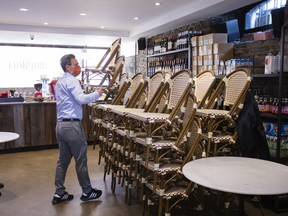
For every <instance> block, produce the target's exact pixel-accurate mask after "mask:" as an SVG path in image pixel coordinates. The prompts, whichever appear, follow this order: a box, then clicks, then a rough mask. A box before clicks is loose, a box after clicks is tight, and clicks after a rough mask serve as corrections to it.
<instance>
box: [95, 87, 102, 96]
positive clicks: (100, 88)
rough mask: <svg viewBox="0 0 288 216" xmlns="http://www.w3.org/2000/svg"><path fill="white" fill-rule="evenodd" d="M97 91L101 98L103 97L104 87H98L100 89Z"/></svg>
mask: <svg viewBox="0 0 288 216" xmlns="http://www.w3.org/2000/svg"><path fill="white" fill-rule="evenodd" d="M96 91H97V92H98V94H99V97H101V96H102V94H103V88H102V87H98V88H97V89H96Z"/></svg>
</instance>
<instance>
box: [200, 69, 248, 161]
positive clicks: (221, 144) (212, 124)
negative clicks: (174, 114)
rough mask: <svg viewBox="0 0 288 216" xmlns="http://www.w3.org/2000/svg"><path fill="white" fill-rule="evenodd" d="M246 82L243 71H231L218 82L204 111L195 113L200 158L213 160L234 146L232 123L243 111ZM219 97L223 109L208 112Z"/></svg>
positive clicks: (235, 135) (246, 73) (246, 75)
mask: <svg viewBox="0 0 288 216" xmlns="http://www.w3.org/2000/svg"><path fill="white" fill-rule="evenodd" d="M250 82H251V78H250V76H249V74H248V72H247V71H246V70H245V69H237V70H235V71H233V72H232V73H230V74H229V75H227V76H225V77H224V78H223V79H222V80H221V81H220V83H219V84H218V86H217V88H216V90H215V91H214V93H213V94H212V95H211V97H210V100H209V102H208V103H207V104H206V105H205V106H206V107H207V109H198V110H197V112H196V118H197V119H198V120H199V121H200V122H201V126H200V128H201V131H202V133H201V138H202V141H201V142H200V143H199V147H202V151H203V153H202V154H201V155H203V156H205V155H206V156H217V155H218V153H219V152H220V151H222V150H223V148H226V147H227V146H229V145H231V144H234V143H235V142H236V139H237V133H236V130H235V121H237V118H238V115H239V112H240V111H241V109H242V107H243V102H244V99H245V96H246V93H247V91H248V89H249V86H250ZM223 95H224V103H223V108H225V109H222V110H220V109H216V108H215V109H212V108H213V107H214V106H215V104H216V101H217V100H218V99H219V97H222V96H223ZM211 145H213V150H211V148H212V146H211ZM226 150H227V149H226Z"/></svg>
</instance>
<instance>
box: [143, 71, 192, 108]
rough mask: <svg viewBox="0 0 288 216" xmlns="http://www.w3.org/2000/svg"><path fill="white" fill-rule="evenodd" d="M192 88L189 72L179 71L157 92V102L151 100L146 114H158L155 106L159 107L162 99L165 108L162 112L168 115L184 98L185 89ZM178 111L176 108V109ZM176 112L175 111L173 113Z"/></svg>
mask: <svg viewBox="0 0 288 216" xmlns="http://www.w3.org/2000/svg"><path fill="white" fill-rule="evenodd" d="M191 86H192V73H191V71H189V70H181V71H179V72H177V73H176V74H174V75H172V76H171V77H170V78H169V79H168V80H167V81H166V82H165V83H164V85H163V87H162V88H161V89H159V90H157V95H156V96H155V97H156V98H157V100H153V101H151V103H150V106H149V107H148V109H147V110H145V111H148V112H154V110H156V112H158V110H159V109H158V108H157V109H156V107H157V106H159V105H160V103H161V101H163V98H165V99H166V102H165V106H164V107H163V109H162V112H167V113H170V112H171V111H172V110H173V109H174V108H175V106H176V105H177V102H178V101H179V100H182V99H183V98H184V95H183V92H186V91H185V90H186V89H187V88H190V87H191ZM176 110H178V107H177V108H176ZM175 112H176V111H175Z"/></svg>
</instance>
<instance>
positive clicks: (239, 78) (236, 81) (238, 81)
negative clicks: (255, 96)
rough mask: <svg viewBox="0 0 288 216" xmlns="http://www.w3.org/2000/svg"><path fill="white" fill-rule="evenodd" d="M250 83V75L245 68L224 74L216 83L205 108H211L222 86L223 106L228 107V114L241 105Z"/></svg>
mask: <svg viewBox="0 0 288 216" xmlns="http://www.w3.org/2000/svg"><path fill="white" fill-rule="evenodd" d="M250 83H251V77H250V75H249V73H248V72H247V71H246V70H245V69H237V70H234V71H233V72H231V73H230V74H228V75H227V76H225V77H224V78H223V79H222V80H221V81H220V82H219V84H218V86H217V88H216V90H215V91H214V93H213V94H212V96H211V97H210V99H209V102H208V104H207V108H210V109H211V108H213V106H214V104H215V100H216V98H217V97H218V96H219V95H220V94H221V92H222V91H223V88H225V93H224V106H229V107H230V109H229V110H230V114H232V113H234V112H235V111H236V110H237V109H238V108H239V107H241V106H242V104H243V102H244V99H245V96H246V93H247V91H248V89H249V86H250Z"/></svg>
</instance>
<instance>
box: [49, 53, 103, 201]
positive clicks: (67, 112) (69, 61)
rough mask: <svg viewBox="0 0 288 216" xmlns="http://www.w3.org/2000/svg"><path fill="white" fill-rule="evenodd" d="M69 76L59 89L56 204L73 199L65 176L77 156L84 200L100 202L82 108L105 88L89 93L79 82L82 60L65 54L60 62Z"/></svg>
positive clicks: (77, 169)
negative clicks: (90, 166)
mask: <svg viewBox="0 0 288 216" xmlns="http://www.w3.org/2000/svg"><path fill="white" fill-rule="evenodd" d="M60 64H61V67H62V69H63V71H64V72H65V74H64V75H63V77H61V78H60V79H59V80H58V82H57V84H56V86H55V93H56V103H57V125H56V138H57V141H58V143H59V152H60V154H59V159H58V161H57V166H56V174H55V187H56V191H55V194H54V196H53V200H52V204H57V203H61V202H63V201H68V200H72V199H73V195H72V194H68V193H67V192H66V191H65V186H64V182H65V176H66V172H67V168H68V166H69V164H70V161H71V158H72V157H74V160H75V168H76V173H77V177H78V181H79V184H80V186H81V188H82V196H81V197H80V199H81V200H82V201H89V200H93V199H97V198H99V197H100V196H101V195H102V191H101V190H98V189H96V188H92V186H91V182H90V178H89V173H88V167H87V142H86V139H85V135H84V130H83V127H82V124H81V120H82V105H83V104H88V103H91V102H93V101H95V100H96V99H98V98H99V97H100V96H101V95H102V88H98V89H97V91H95V92H93V93H90V94H85V93H84V92H83V89H82V88H81V85H80V83H79V81H78V80H77V79H76V76H78V75H79V74H80V72H81V68H80V66H79V65H78V61H77V59H76V57H75V56H74V55H73V54H68V55H65V56H63V57H62V58H61V60H60Z"/></svg>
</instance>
